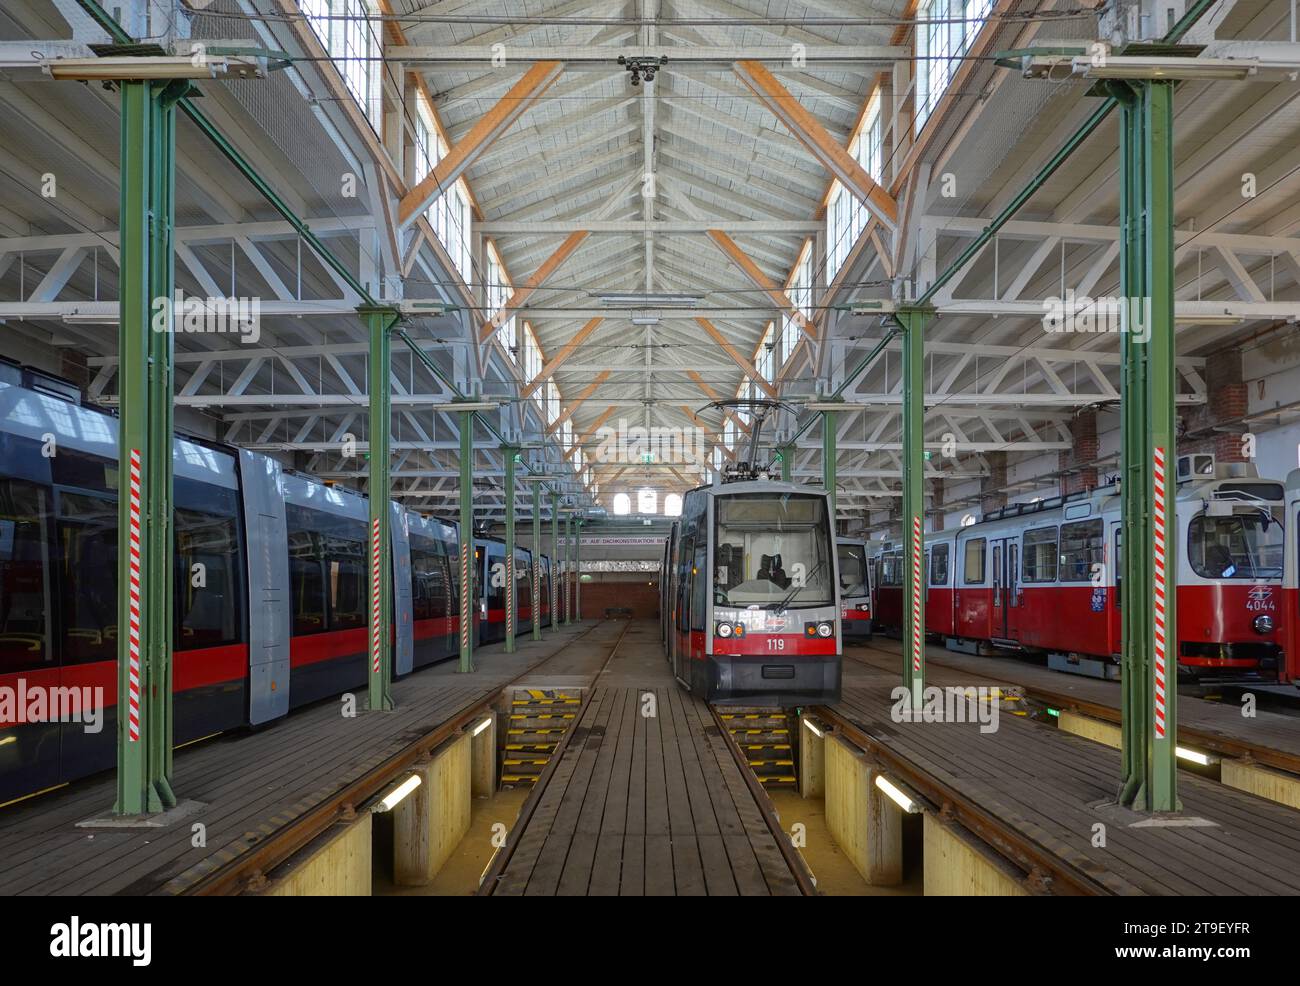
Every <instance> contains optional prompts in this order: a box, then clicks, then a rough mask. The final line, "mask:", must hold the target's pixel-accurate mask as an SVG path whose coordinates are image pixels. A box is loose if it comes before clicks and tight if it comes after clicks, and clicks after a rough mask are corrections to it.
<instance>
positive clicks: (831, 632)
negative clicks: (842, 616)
mask: <svg viewBox="0 0 1300 986" xmlns="http://www.w3.org/2000/svg"><path fill="white" fill-rule="evenodd" d="M803 633H804V636H805V637H821V638H822V639H825V638H827V637H833V636H835V624H833V623H830V622H829V621H826V620H823V621H822V622H821V623H805V624H804V625H803Z"/></svg>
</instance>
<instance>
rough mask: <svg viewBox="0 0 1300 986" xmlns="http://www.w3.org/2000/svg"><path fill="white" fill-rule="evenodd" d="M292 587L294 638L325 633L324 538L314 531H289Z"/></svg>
mask: <svg viewBox="0 0 1300 986" xmlns="http://www.w3.org/2000/svg"><path fill="white" fill-rule="evenodd" d="M291 516H292V515H291ZM291 523H292V522H291ZM289 586H290V588H291V589H292V593H293V633H294V636H295V637H300V636H303V635H304V634H308V633H321V632H323V631H324V630H325V629H326V626H325V578H324V575H323V574H322V572H321V550H320V538H319V537H318V536H317V535H316V534H314V533H312V532H311V531H303V530H294V529H293V528H292V527H290V529H289Z"/></svg>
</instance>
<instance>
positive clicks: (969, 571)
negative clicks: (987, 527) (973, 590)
mask: <svg viewBox="0 0 1300 986" xmlns="http://www.w3.org/2000/svg"><path fill="white" fill-rule="evenodd" d="M965 552H966V554H965V560H964V561H963V563H962V581H963V582H965V583H966V585H982V584H983V583H984V539H983V538H975V539H974V540H971V541H967V542H966V547H965Z"/></svg>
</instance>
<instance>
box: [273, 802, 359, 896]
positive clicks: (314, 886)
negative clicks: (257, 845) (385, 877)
mask: <svg viewBox="0 0 1300 986" xmlns="http://www.w3.org/2000/svg"><path fill="white" fill-rule="evenodd" d="M371 817H372V816H371V814H370V812H368V811H366V812H362V813H361V814H360V815H357V816H356V817H355V818H352V819H350V820H348V821H341V822H336V823H335V824H334V825H333V826H331V827H330V828H329V829H328V830H327V831H326V832H325V833H324V834H323V835H321V836H320V837H319V838H317V839H316V840H315V841H314V842H313V843H312V844H311V845H309V846H308V847H307V848H306V849H304V850H302V851H301V852H300V853H299V854H298V855H297V857H295V858H294V859H291V860H290V861H289V862H288V863H287V864H286V865H285V867H284V872H283V873H280V874H277V875H276V876H275V878H274V879H273V880H272V881H271V884H270V885H269V886H268V887H266V889H264V890H262V891H260V893H261V894H262V895H264V896H267V897H369V896H370V894H371V881H370V847H371V830H370V827H371Z"/></svg>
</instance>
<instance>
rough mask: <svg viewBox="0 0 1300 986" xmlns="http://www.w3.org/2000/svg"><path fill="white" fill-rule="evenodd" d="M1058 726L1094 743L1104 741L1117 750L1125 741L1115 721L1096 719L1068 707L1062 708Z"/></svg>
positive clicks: (1057, 721) (1057, 722)
mask: <svg viewBox="0 0 1300 986" xmlns="http://www.w3.org/2000/svg"><path fill="white" fill-rule="evenodd" d="M1056 728H1057V729H1060V730H1061V731H1062V732H1066V733H1073V734H1074V735H1075V736H1082V737H1083V738H1084V739H1090V740H1092V741H1093V742H1094V743H1103V744H1105V745H1106V746H1109V747H1112V748H1113V749H1116V750H1118V749H1120V746H1121V744H1122V742H1123V733H1122V732H1121V731H1120V727H1119V726H1117V725H1115V723H1113V722H1105V721H1104V720H1102V719H1094V718H1093V717H1092V716H1085V715H1083V714H1082V713H1079V712H1071V711H1069V710H1068V709H1062V710H1061V714H1060V716H1059V717H1058V718H1057V720H1056Z"/></svg>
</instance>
